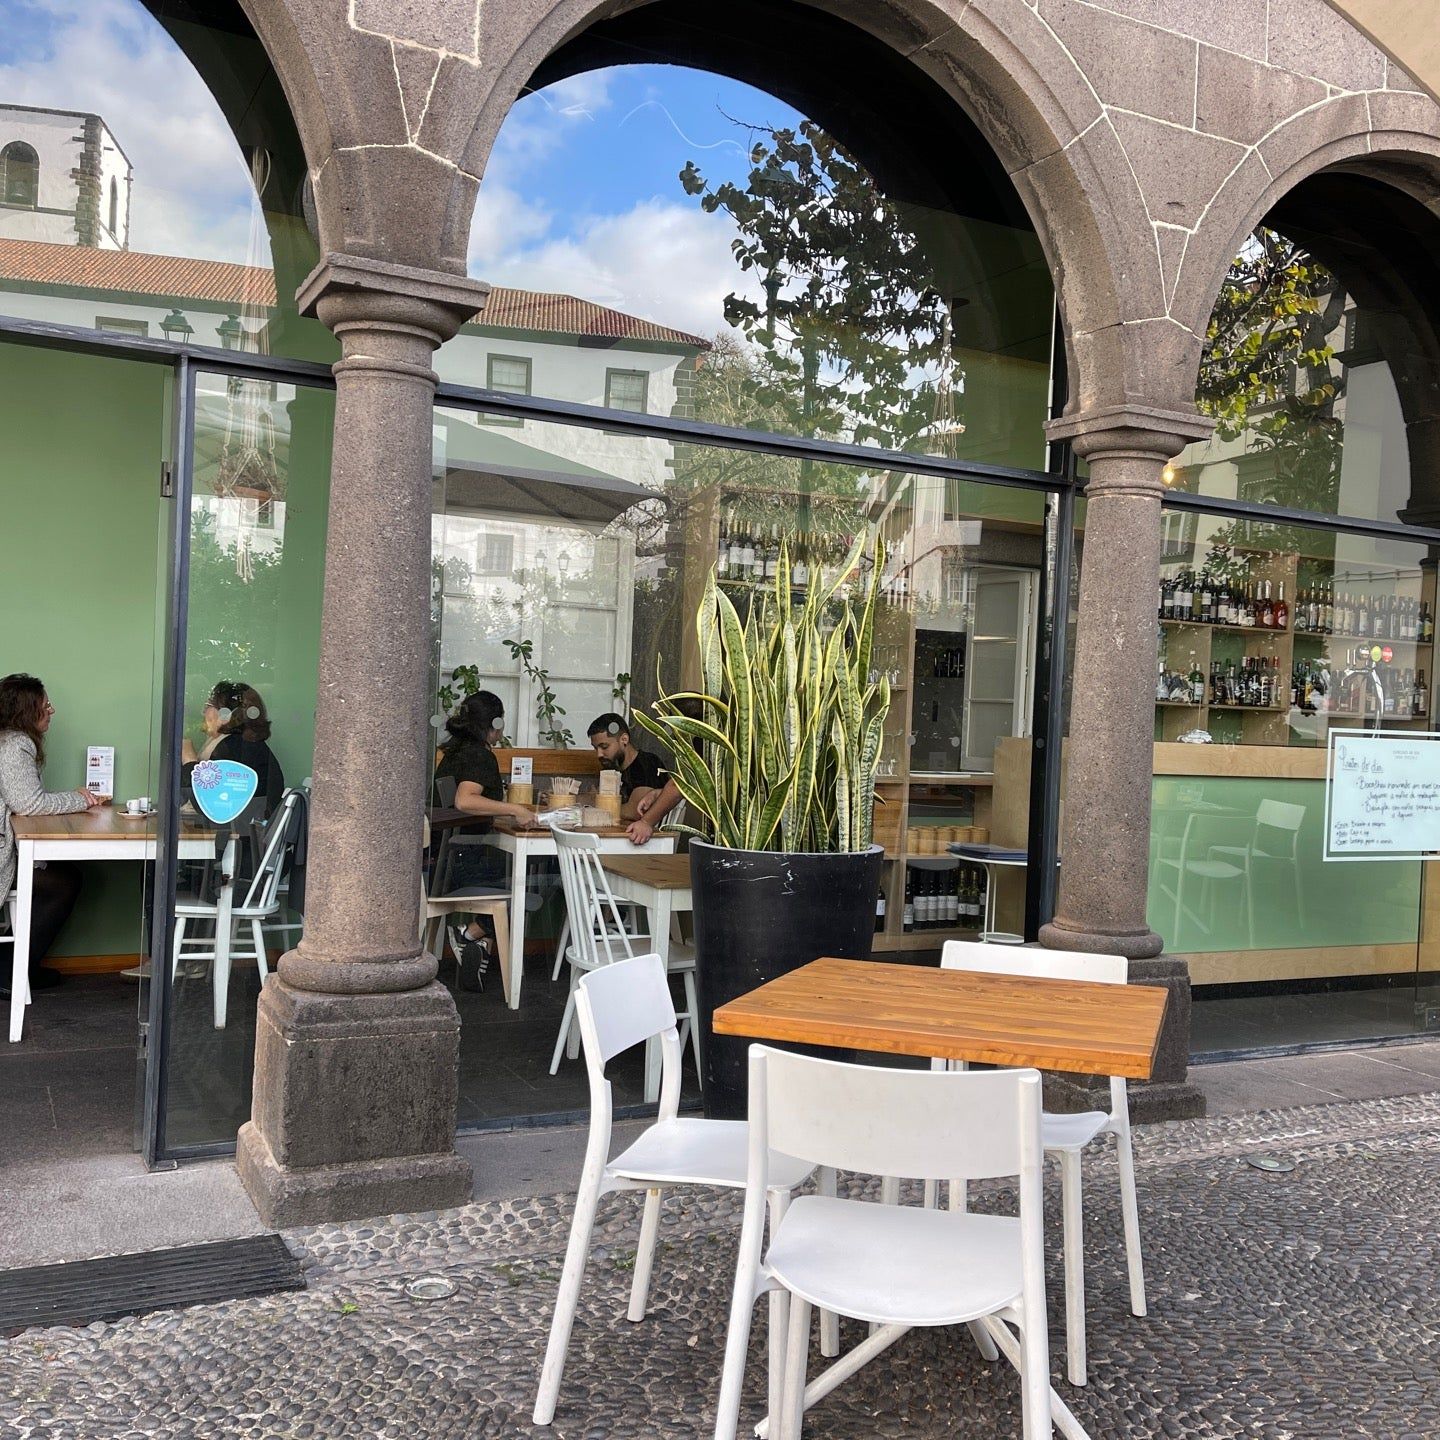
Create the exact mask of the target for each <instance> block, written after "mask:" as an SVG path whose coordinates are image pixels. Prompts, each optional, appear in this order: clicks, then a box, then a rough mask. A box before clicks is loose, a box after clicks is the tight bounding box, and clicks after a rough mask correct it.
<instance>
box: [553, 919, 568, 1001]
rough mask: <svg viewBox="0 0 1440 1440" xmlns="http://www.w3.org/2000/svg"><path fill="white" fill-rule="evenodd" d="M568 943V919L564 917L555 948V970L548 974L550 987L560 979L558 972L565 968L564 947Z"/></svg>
mask: <svg viewBox="0 0 1440 1440" xmlns="http://www.w3.org/2000/svg"><path fill="white" fill-rule="evenodd" d="M569 943H570V917H569V915H566V916H565V918H564V919H563V920H562V921H561V922H560V939H559V942H558V943H557V944H556V946H555V968H554V969H553V970H552V971H551V972H550V983H551V984H552V985H553V984H554V983H555V982H556V981H557V980H558V979H559V978H560V972H561V970H563V969H564V968H565V947H566V946H567V945H568V944H569Z"/></svg>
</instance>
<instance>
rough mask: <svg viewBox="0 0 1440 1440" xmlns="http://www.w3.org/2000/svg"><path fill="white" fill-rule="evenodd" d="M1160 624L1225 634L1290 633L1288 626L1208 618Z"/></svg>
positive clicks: (1169, 621)
mask: <svg viewBox="0 0 1440 1440" xmlns="http://www.w3.org/2000/svg"><path fill="white" fill-rule="evenodd" d="M1160 623H1161V624H1162V625H1173V626H1175V627H1176V628H1177V629H1180V630H1219V631H1220V632H1221V633H1222V634H1226V635H1290V634H1292V633H1294V632H1292V631H1291V629H1290V627H1289V626H1288V625H1287V626H1284V627H1283V628H1282V627H1281V626H1279V625H1218V624H1215V623H1214V622H1213V621H1210V620H1162V621H1161V622H1160Z"/></svg>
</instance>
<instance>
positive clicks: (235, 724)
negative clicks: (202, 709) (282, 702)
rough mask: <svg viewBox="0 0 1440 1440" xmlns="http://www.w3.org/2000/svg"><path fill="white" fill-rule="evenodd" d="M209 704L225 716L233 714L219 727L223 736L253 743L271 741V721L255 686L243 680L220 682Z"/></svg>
mask: <svg viewBox="0 0 1440 1440" xmlns="http://www.w3.org/2000/svg"><path fill="white" fill-rule="evenodd" d="M210 704H212V705H213V706H214V707H215V708H216V709H217V710H219V711H221V712H222V713H223V712H225V711H227V710H228V711H229V712H230V713H229V714H228V715H227V716H226V717H225V719H224V720H223V721H221V724H220V729H221V732H222V733H223V734H226V735H238V736H240V738H241V739H242V740H249V741H252V742H258V741H265V740H268V739H269V738H270V717H269V715H267V714H266V713H265V702H264V701H263V700H262V699H261V698H260V692H259V691H258V690H257V689H256V688H255V687H254V686H253V685H247V684H246V683H245V682H244V681H243V680H217V681H216V682H215V684H214V685H212V686H211V687H210Z"/></svg>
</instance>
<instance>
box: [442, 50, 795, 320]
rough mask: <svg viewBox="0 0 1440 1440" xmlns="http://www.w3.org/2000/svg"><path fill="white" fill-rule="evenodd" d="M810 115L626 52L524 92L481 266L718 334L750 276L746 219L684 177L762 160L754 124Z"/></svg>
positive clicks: (481, 248) (491, 176) (500, 155)
mask: <svg viewBox="0 0 1440 1440" xmlns="http://www.w3.org/2000/svg"><path fill="white" fill-rule="evenodd" d="M800 118H801V117H800V116H799V115H798V114H797V113H796V112H795V111H794V110H792V109H791V108H790V107H789V106H787V105H784V104H782V103H781V102H780V101H779V100H776V99H775V98H774V97H773V96H770V95H767V94H765V93H763V92H762V91H759V90H755V89H753V88H751V87H750V86H748V85H742V84H740V83H738V82H736V81H733V80H728V79H726V78H724V77H722V76H716V75H710V74H706V73H702V72H700V71H695V70H684V69H680V68H678V67H676V66H666V65H636V66H620V67H616V68H613V69H609V70H602V71H596V72H593V73H591V74H588V75H581V76H577V77H575V78H574V79H572V80H567V81H564V82H561V83H560V84H558V85H554V86H550V87H549V88H547V89H546V90H543V91H538V92H536V93H535V94H532V95H528V96H526V97H524V98H523V99H522V100H521V101H520V102H519V103H518V104H517V105H516V106H515V108H514V110H513V111H512V112H511V115H510V117H509V119H508V120H507V121H506V123H505V126H504V128H503V129H502V130H501V132H500V135H499V137H498V139H497V141H496V146H495V150H494V153H493V155H492V158H491V162H490V166H489V169H488V170H487V172H486V176H485V180H484V182H483V183H482V185H481V188H480V200H479V204H478V205H477V207H476V222H475V227H474V230H473V231H472V235H471V246H470V270H471V273H472V274H474V275H477V276H479V277H481V278H483V279H486V280H489V281H491V282H492V283H498V284H511V285H518V286H522V287H527V288H532V289H537V290H565V291H569V292H571V293H575V294H579V295H583V296H585V297H586V298H587V299H593V300H599V301H602V302H603V303H605V304H610V305H614V306H616V307H617V308H619V309H623V310H628V311H632V312H634V313H636V314H640V315H644V316H646V317H648V318H650V319H653V320H658V321H661V322H663V323H666V324H671V325H675V326H678V327H679V328H681V329H686V330H690V331H694V332H696V333H700V334H703V335H711V334H713V333H714V332H715V331H716V330H717V329H719V328H720V327H721V326H722V325H723V323H724V321H723V311H722V306H723V303H724V297H725V295H726V293H727V292H728V291H730V290H733V289H736V288H740V287H742V286H743V285H744V284H745V283H746V282H745V278H744V277H743V276H741V274H740V272H739V271H738V270H737V268H736V266H735V264H734V261H733V260H732V259H731V257H730V250H729V246H730V241H731V240H732V239H733V237H734V231H733V228H732V227H731V225H730V222H729V221H728V219H727V218H726V217H725V216H723V215H714V216H709V215H705V214H704V213H703V212H702V211H701V209H700V206H699V203H698V201H696V200H695V199H693V198H691V197H690V196H687V195H686V194H685V192H684V191H683V190H682V189H681V186H680V182H679V178H678V177H679V172H680V170H681V169H682V168H683V167H684V165H685V163H686V162H687V161H689V160H694V161H695V162H696V164H697V165H699V167H700V169H701V171H702V173H703V174H704V175H705V176H706V178H707V179H708V180H710V181H711V182H712V183H713V182H715V181H718V180H724V179H736V180H742V179H743V178H744V176H745V175H746V173H747V172H748V169H749V164H748V158H747V154H748V146H749V136H748V134H747V132H746V130H745V128H744V126H743V125H741V124H737V123H736V122H737V121H742V122H744V124H745V125H754V124H758V125H773V126H781V125H795V124H798V123H799V121H800Z"/></svg>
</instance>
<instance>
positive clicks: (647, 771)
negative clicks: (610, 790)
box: [620, 750, 666, 800]
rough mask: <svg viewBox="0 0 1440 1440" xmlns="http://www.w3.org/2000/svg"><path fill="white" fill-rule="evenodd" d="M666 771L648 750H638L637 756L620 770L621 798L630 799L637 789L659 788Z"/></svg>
mask: <svg viewBox="0 0 1440 1440" xmlns="http://www.w3.org/2000/svg"><path fill="white" fill-rule="evenodd" d="M665 773H666V772H665V771H664V770H663V769H662V768H661V766H660V761H659V760H658V759H657V758H656V757H655V756H654V755H652V754H651V753H650V752H649V751H648V750H636V752H635V758H634V759H633V760H632V761H631V762H630V763H629V764H628V765H627V766H626V767H625V768H624V769H623V770H622V771H621V772H620V798H621V799H622V800H628V799H629V798H630V797H631V796H632V795H633V794H634V793H635V791H637V790H658V789H659V788H660V787H661V786H662V785H663V784H664V783H665Z"/></svg>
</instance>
